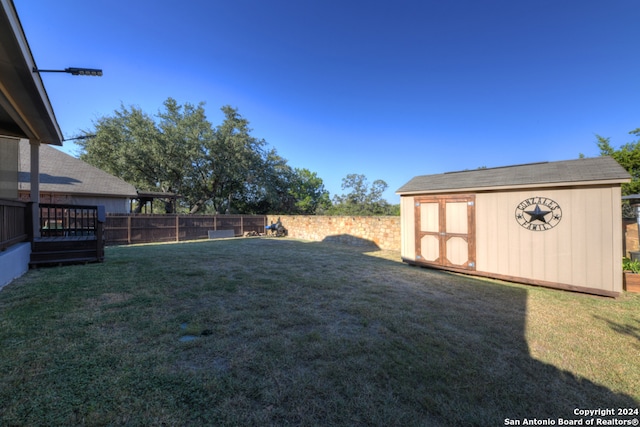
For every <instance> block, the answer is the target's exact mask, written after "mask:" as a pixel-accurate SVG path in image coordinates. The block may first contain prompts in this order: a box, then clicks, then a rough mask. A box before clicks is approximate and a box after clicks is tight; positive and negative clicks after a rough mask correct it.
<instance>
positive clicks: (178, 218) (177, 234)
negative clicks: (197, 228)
mask: <svg viewBox="0 0 640 427" xmlns="http://www.w3.org/2000/svg"><path fill="white" fill-rule="evenodd" d="M179 241H180V215H176V242H179Z"/></svg>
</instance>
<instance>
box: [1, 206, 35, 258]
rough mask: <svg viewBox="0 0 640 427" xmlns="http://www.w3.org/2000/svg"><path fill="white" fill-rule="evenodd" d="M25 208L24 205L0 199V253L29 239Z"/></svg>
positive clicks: (26, 210)
mask: <svg viewBox="0 0 640 427" xmlns="http://www.w3.org/2000/svg"><path fill="white" fill-rule="evenodd" d="M27 207H28V205H27V204H26V203H22V202H16V201H12V200H2V199H0V251H4V250H5V249H7V248H8V247H10V246H12V245H15V244H16V243H20V242H24V241H26V240H28V239H29V234H28V228H27V212H28V209H27Z"/></svg>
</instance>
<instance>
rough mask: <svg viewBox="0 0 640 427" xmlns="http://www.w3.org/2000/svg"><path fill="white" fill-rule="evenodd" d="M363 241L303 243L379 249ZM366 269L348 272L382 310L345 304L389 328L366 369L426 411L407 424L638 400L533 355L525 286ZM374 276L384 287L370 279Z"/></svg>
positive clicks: (382, 264) (475, 421) (561, 414)
mask: <svg viewBox="0 0 640 427" xmlns="http://www.w3.org/2000/svg"><path fill="white" fill-rule="evenodd" d="M339 237H342V236H339ZM352 238H353V236H347V237H345V239H346V241H348V240H349V239H352ZM360 240H361V243H362V244H361V245H355V246H349V247H346V246H342V245H339V244H338V245H336V243H341V242H342V241H345V240H341V239H335V240H334V239H325V241H323V242H321V243H311V244H306V245H311V246H316V247H319V248H332V249H336V251H337V252H338V253H339V252H340V251H347V252H358V253H361V254H363V255H365V254H366V253H367V251H368V250H372V249H373V250H375V249H376V248H377V246H374V245H371V243H372V242H369V241H367V240H365V239H360ZM279 243H280V244H282V245H293V246H297V245H300V243H297V242H292V241H282V242H279ZM299 250H304V249H303V248H301V249H299ZM311 268H313V267H311ZM361 268H363V266H361V265H353V266H352V276H353V277H361V278H362V283H363V285H364V286H367V287H369V289H370V292H371V293H370V295H369V299H368V300H367V303H366V305H369V304H375V305H378V307H379V308H380V310H377V311H376V310H370V309H368V308H367V307H363V303H362V302H357V301H355V302H352V304H351V306H350V307H349V306H348V305H347V304H345V306H344V307H343V308H342V309H343V310H346V311H348V312H350V313H356V315H357V316H359V317H360V319H359V322H362V323H363V324H365V325H369V326H368V327H363V328H362V329H360V330H359V332H360V333H361V334H363V336H366V335H368V334H374V335H376V336H378V337H379V336H380V334H382V335H383V336H384V339H383V340H381V341H376V344H375V346H376V347H375V348H371V349H369V350H370V352H371V353H370V354H371V355H374V356H373V359H372V360H371V361H370V364H369V365H368V369H369V370H370V376H372V377H376V376H377V377H382V378H385V381H386V385H387V387H388V389H384V388H383V389H380V390H378V392H379V393H381V394H382V395H387V396H389V397H391V396H393V397H394V398H396V399H398V403H399V406H403V405H406V407H405V408H404V409H403V410H404V411H408V408H409V407H411V408H413V410H414V411H417V414H419V413H422V414H423V416H424V417H423V418H421V417H420V416H419V415H417V414H414V415H416V417H414V418H408V419H406V420H405V421H406V422H407V423H408V424H421V423H423V422H427V423H428V424H430V423H434V424H436V425H438V424H442V425H498V424H499V425H506V424H507V423H508V420H510V421H509V422H511V421H514V422H518V421H520V422H523V420H524V419H528V420H531V419H538V420H541V419H549V420H554V421H555V422H556V424H557V423H558V419H559V418H562V419H564V420H568V419H577V420H580V419H582V418H584V417H582V416H579V415H575V414H574V410H576V409H591V408H605V407H620V408H624V407H630V408H636V407H637V406H638V403H639V402H638V401H636V400H635V399H634V398H633V397H632V396H630V395H627V394H624V393H616V392H613V391H611V390H609V389H608V388H607V387H604V386H602V385H599V384H596V383H594V382H592V381H590V380H589V379H586V378H583V377H579V376H576V375H575V374H573V373H572V372H569V371H565V370H561V369H558V368H556V367H555V366H553V365H550V364H547V363H544V362H541V361H539V360H536V359H534V358H533V357H532V356H531V354H530V351H529V345H528V343H527V340H526V337H525V333H526V319H527V295H528V292H527V289H526V287H522V286H518V285H516V286H510V285H507V284H496V283H491V282H487V281H482V280H477V279H474V278H472V277H470V276H464V275H456V274H451V273H447V272H442V271H439V270H432V269H427V268H421V267H414V266H409V265H406V264H402V263H399V262H395V261H392V260H386V259H378V260H377V261H376V262H375V267H373V269H372V271H371V273H372V274H371V277H370V278H369V279H367V278H366V277H367V275H366V274H365V272H364V271H362V270H361ZM364 268H367V265H365V266H364ZM378 280H380V281H383V282H384V283H386V287H378V286H376V285H374V284H377V283H379V282H378ZM558 292H563V291H558ZM374 295H375V296H376V297H375V298H374V297H373V296H374ZM345 298H347V296H346V295H345ZM394 305H401V307H402V315H401V316H399V317H397V316H392V315H389V314H387V313H390V312H393V310H394ZM396 308H397V307H396ZM385 312H386V313H385ZM608 323H609V324H610V327H611V328H612V330H614V331H616V332H618V333H622V334H626V335H628V336H630V337H632V338H634V339H640V333H639V332H640V329H638V328H629V327H627V326H621V325H617V324H613V323H612V322H609V321H608ZM376 325H377V326H376ZM364 341H366V339H364ZM347 360H348V358H347ZM356 367H357V366H356V364H355V363H354V366H353V368H356ZM607 368H608V367H606V366H603V367H602V369H607ZM345 377H348V375H347V372H345Z"/></svg>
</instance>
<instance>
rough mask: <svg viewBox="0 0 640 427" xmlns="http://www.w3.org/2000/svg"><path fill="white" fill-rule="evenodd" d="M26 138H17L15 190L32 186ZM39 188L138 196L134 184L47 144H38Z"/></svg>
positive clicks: (65, 191)
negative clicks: (18, 155) (18, 152)
mask: <svg viewBox="0 0 640 427" xmlns="http://www.w3.org/2000/svg"><path fill="white" fill-rule="evenodd" d="M29 153H30V147H29V142H28V141H25V140H21V141H20V166H19V173H18V190H20V191H29V190H30V188H31V184H30V177H31V161H30V154H29ZM40 192H46V193H64V194H73V195H92V196H111V197H114V196H115V197H127V198H129V197H137V193H136V189H135V187H134V186H133V185H131V184H129V183H127V182H125V181H123V180H121V179H120V178H117V177H115V176H113V175H110V174H108V173H107V172H105V171H103V170H101V169H98V168H96V167H94V166H91V165H90V164H88V163H85V162H83V161H82V160H80V159H76V158H75V157H72V156H70V155H68V154H66V153H63V152H62V151H60V150H57V149H55V148H53V147H50V146H48V145H41V146H40Z"/></svg>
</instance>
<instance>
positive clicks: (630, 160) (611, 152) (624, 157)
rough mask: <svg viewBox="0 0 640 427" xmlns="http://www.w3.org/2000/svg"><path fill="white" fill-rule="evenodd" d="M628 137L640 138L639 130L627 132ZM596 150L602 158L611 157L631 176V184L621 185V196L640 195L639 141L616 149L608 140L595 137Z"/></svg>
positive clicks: (598, 136)
mask: <svg viewBox="0 0 640 427" xmlns="http://www.w3.org/2000/svg"><path fill="white" fill-rule="evenodd" d="M629 134H630V135H635V136H636V137H638V136H640V128H637V129H634V130H632V131H631V132H629ZM596 138H597V144H598V148H600V154H601V155H602V156H611V157H613V158H614V159H615V160H616V161H617V162H618V163H620V165H621V166H622V167H623V168H625V169H626V170H627V172H629V174H630V175H631V182H629V183H628V184H622V195H623V196H626V195H629V194H638V193H640V140H637V141H633V142H628V143H626V144H624V145H622V146H620V148H618V149H614V148H613V147H612V146H611V143H610V138H605V137H603V136H600V135H596Z"/></svg>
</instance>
